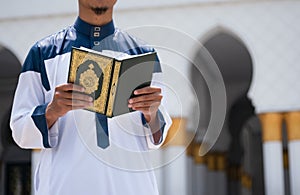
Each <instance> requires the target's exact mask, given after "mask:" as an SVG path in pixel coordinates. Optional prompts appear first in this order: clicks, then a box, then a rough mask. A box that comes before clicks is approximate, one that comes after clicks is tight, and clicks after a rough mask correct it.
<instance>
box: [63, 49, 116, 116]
mask: <svg viewBox="0 0 300 195" xmlns="http://www.w3.org/2000/svg"><path fill="white" fill-rule="evenodd" d="M86 60H92V61H95V62H96V63H97V64H98V65H99V67H100V68H101V70H102V72H103V74H104V77H103V83H102V86H99V87H101V94H100V96H99V98H97V99H95V100H94V106H93V107H89V108H87V110H91V111H94V112H98V113H101V114H105V107H106V103H107V98H108V91H109V84H110V78H111V72H112V65H113V59H112V58H109V57H105V56H102V55H99V54H95V53H91V52H88V51H83V50H80V49H77V48H73V49H72V56H71V63H70V70H69V79H68V82H70V83H74V82H75V79H76V70H77V69H78V67H79V66H80V65H81V64H83V62H84V61H86Z"/></svg>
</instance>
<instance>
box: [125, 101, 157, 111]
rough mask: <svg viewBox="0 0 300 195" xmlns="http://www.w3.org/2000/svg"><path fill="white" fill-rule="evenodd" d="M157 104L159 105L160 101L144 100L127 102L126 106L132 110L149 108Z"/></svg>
mask: <svg viewBox="0 0 300 195" xmlns="http://www.w3.org/2000/svg"><path fill="white" fill-rule="evenodd" d="M159 105H160V101H144V102H138V103H134V104H128V107H129V108H132V109H134V110H140V109H149V108H150V107H159Z"/></svg>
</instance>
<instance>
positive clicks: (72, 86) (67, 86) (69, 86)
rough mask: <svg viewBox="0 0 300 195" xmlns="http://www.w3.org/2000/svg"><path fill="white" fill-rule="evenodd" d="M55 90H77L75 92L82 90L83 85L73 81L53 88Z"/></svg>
mask: <svg viewBox="0 0 300 195" xmlns="http://www.w3.org/2000/svg"><path fill="white" fill-rule="evenodd" d="M55 90H56V91H77V92H84V87H81V86H79V85H75V84H73V83H66V84H62V85H59V86H57V87H56V88H55Z"/></svg>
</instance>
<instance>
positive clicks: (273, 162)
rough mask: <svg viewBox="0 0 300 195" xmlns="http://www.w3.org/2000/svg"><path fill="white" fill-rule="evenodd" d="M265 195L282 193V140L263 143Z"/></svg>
mask: <svg viewBox="0 0 300 195" xmlns="http://www.w3.org/2000/svg"><path fill="white" fill-rule="evenodd" d="M263 161H264V178H265V192H266V195H274V194H276V195H284V174H283V155H282V142H280V141H273V142H266V143H263Z"/></svg>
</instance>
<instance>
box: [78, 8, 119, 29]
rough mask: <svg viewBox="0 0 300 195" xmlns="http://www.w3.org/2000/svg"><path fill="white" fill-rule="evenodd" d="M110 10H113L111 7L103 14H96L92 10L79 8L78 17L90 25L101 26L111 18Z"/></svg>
mask: <svg viewBox="0 0 300 195" xmlns="http://www.w3.org/2000/svg"><path fill="white" fill-rule="evenodd" d="M112 12H113V10H112V9H108V10H107V11H105V13H103V14H96V13H95V12H94V11H92V10H86V9H85V10H80V12H79V17H80V18H81V19H82V20H83V21H85V22H87V23H89V24H91V25H95V26H102V25H104V24H107V23H109V22H110V21H111V20H112V15H113V13H112Z"/></svg>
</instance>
